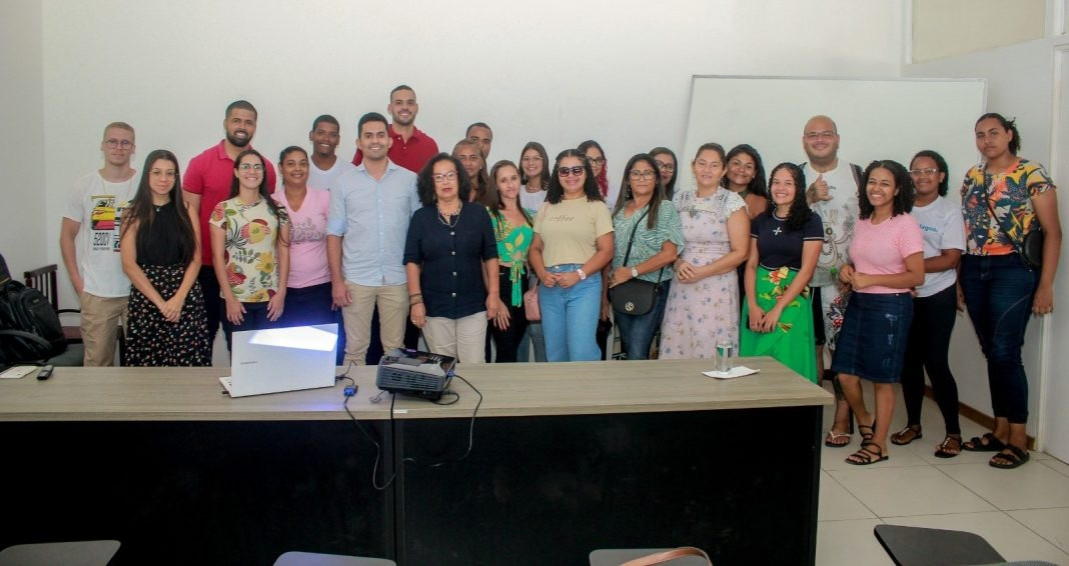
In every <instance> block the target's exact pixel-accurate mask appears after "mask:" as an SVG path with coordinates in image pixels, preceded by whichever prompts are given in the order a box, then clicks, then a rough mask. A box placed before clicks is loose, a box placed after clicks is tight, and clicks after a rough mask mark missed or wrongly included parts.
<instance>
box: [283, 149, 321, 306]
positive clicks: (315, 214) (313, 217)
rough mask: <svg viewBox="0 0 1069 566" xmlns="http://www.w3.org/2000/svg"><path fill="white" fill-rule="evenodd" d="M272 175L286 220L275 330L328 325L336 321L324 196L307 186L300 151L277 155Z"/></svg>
mask: <svg viewBox="0 0 1069 566" xmlns="http://www.w3.org/2000/svg"><path fill="white" fill-rule="evenodd" d="M278 171H279V174H280V175H281V177H282V190H281V191H275V194H274V195H273V196H274V199H275V200H276V201H278V204H279V206H281V207H282V208H284V209H285V210H286V212H287V213H288V214H289V220H290V250H289V255H290V272H289V277H288V278H287V280H286V304H285V309H284V310H283V311H282V312H283V314H282V318H281V319H280V321H279V325H280V326H305V325H310V324H331V323H333V322H335V321H336V319H335V316H334V315H335V311H333V310H331V304H332V299H331V295H330V291H331V284H330V267H329V266H328V265H327V217H328V216H330V192H329V191H326V190H323V189H316V188H312V187H309V186H308V153H307V152H305V151H304V149H302V148H300V147H297V146H290V147H287V148H286V149H283V150H282V152H281V153H280V154H279V158H278Z"/></svg>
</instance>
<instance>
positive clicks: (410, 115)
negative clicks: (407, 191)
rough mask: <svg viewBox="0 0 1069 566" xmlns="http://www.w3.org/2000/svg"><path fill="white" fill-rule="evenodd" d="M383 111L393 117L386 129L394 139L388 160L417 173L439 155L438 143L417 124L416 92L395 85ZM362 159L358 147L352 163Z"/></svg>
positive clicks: (417, 106) (403, 86)
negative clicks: (391, 122)
mask: <svg viewBox="0 0 1069 566" xmlns="http://www.w3.org/2000/svg"><path fill="white" fill-rule="evenodd" d="M386 111H387V112H389V113H390V116H391V117H393V124H390V127H389V130H388V133H389V135H390V139H391V140H393V142H392V143H393V145H391V146H390V153H389V155H388V157H389V158H390V161H391V162H393V163H396V164H398V165H400V166H401V167H404V168H405V169H408V170H409V171H411V172H413V173H417V174H418V173H419V171H420V169H423V166H424V165H426V164H427V162H428V161H430V159H431V158H432V157H434V156H435V155H438V144H437V143H435V141H434V139H433V138H431V137H430V136H428V135H427V134H425V133H423V132H422V131H421V130H420V129H419V128H417V127H416V115H417V114H419V104H418V103H417V102H416V91H414V90H412V87H410V86H408V85H400V86H398V87H395V88H394V89H393V90H392V91H390V103H389V104H388V105H387V106H386ZM363 159H364V154H363V152H362V151H361V150H360V149H357V150H356V155H355V156H354V157H353V165H360V162H361V161H362V160H363Z"/></svg>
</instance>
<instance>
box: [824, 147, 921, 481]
mask: <svg viewBox="0 0 1069 566" xmlns="http://www.w3.org/2000/svg"><path fill="white" fill-rule="evenodd" d="M861 181H862V183H861V189H860V190H859V191H858V206H859V208H860V215H859V218H860V220H859V221H858V223H857V224H856V225H855V228H854V238H853V240H852V241H851V242H850V249H849V252H848V253H849V254H850V263H848V264H846V265H844V266H843V268H842V270H841V271H839V281H841V282H842V283H844V284H846V285H849V286H850V288H851V289H853V291H854V292H853V293H851V294H850V300H849V302H848V303H847V307H846V314H845V316H844V319H843V326H842V330H840V331H839V337H838V340H837V342H838V346H837V347H836V348H835V357H834V359H833V360H832V364H831V369H832V371H834V372H836V373H838V374H839V383H840V384H841V385H842V390H843V396H844V397H845V398H846V402H847V403H848V404H849V405H850V408H851V409H852V410H853V411H854V415H855V416H856V418H857V428H858V431H859V432H860V433H861V438H862V440H861V449H860V450H858V451H857V452H854V453H853V454H851V455H850V456H849V457H848V458H847V459H846V461H847V462H848V463H850V464H855V465H860V466H864V465H868V464H875V463H876V462H881V461H883V460H886V459H888V455H887V433H888V430H889V429H890V428H891V415H892V414H894V408H895V390H894V384H895V383H897V382H898V381H899V379H900V378H901V376H902V356H903V354H904V353H905V351H906V338H907V337H908V336H909V327H910V322H911V320H912V318H913V295H912V293H911V292H910V290H911V289H912V288H913V287H916V286H917V285H920V284H922V283H923V282H924V241H923V239H922V238H921V230H920V227H919V226H918V225H917V221H916V220H914V219H913V217H912V216H910V215H909V211H910V209H911V208H912V207H913V182H912V181H911V180H910V177H909V172H907V171H906V168H905V167H903V166H902V165H901V164H900V163H897V162H895V161H890V160H884V161H873V162H872V164H870V165H869V166H868V168H866V169H865V173H864V175H863V176H862V178H861ZM861 379H865V380H867V381H871V382H872V383H873V385H874V389H875V391H876V407H875V411H874V412H871V413H870V412H869V410H868V408H867V407H865V399H864V397H863V396H862V394H861Z"/></svg>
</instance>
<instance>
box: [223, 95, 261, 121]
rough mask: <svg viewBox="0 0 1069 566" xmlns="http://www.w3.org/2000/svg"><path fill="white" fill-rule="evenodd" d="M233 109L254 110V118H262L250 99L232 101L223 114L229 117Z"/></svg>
mask: <svg viewBox="0 0 1069 566" xmlns="http://www.w3.org/2000/svg"><path fill="white" fill-rule="evenodd" d="M232 110H248V111H250V112H252V117H253V118H255V119H257V120H259V119H260V114H259V113H258V112H257V111H256V107H255V106H253V105H252V103H251V102H249V101H248V100H235V101H234V102H231V103H230V104H228V105H227V107H226V114H223V116H224V117H227V118H229V117H230V112H231V111H232Z"/></svg>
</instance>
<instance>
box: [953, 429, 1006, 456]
mask: <svg viewBox="0 0 1069 566" xmlns="http://www.w3.org/2000/svg"><path fill="white" fill-rule="evenodd" d="M985 440H986V441H987V442H984V441H985ZM961 449H962V450H965V451H967V452H1002V451H1003V450H1005V449H1006V445H1005V444H1003V442H1002V441H1001V440H999V439H998V437H996V436H995V435H994V434H992V433H990V432H985V433H984V435H983V436H974V437H972V438H970V439H969V440H967V441H966V442H963V443H962V444H961Z"/></svg>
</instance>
